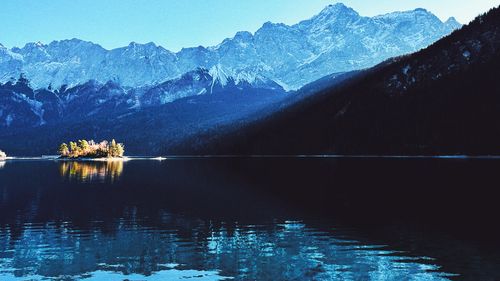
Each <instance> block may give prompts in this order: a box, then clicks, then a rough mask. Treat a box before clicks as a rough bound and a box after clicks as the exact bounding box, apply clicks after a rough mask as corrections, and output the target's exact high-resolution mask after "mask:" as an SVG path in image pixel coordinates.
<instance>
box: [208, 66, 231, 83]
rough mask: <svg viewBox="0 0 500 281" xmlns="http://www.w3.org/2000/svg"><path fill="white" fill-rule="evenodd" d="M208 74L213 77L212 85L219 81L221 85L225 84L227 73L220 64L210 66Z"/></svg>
mask: <svg viewBox="0 0 500 281" xmlns="http://www.w3.org/2000/svg"><path fill="white" fill-rule="evenodd" d="M209 74H210V76H212V79H213V81H212V86H213V85H215V84H216V83H219V84H220V85H221V86H223V87H224V86H226V85H227V82H228V78H229V75H228V74H227V73H226V71H225V70H224V69H223V68H222V65H220V64H217V65H214V66H213V67H212V68H210V71H209Z"/></svg>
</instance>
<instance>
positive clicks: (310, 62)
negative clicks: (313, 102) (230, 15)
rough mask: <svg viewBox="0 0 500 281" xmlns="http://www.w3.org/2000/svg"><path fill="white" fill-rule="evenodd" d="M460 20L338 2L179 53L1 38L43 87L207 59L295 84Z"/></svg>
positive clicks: (150, 75) (407, 47) (1, 77)
mask: <svg viewBox="0 0 500 281" xmlns="http://www.w3.org/2000/svg"><path fill="white" fill-rule="evenodd" d="M460 26H461V25H460V24H459V23H458V22H457V21H456V20H454V19H453V18H451V19H449V20H448V21H446V22H442V21H441V20H439V19H438V18H437V17H436V16H435V15H433V14H432V13H430V12H428V11H426V10H423V9H416V10H413V11H407V12H397V13H391V14H387V15H382V16H377V17H373V18H369V17H363V16H360V15H359V14H358V13H357V12H356V11H354V10H353V9H351V8H348V7H346V6H345V5H343V4H336V5H330V6H328V7H326V8H325V9H324V10H323V11H321V12H320V13H319V14H318V15H316V16H314V17H312V18H311V19H308V20H305V21H302V22H299V23H297V24H295V25H290V26H289V25H285V24H276V23H270V22H267V23H265V24H264V25H263V26H262V27H261V28H260V29H259V30H257V31H256V32H255V33H254V34H252V33H249V32H238V33H237V34H236V35H235V36H234V37H233V38H230V39H226V40H224V41H223V42H222V43H220V44H219V45H217V46H215V47H208V48H205V47H201V46H200V47H196V48H185V49H182V50H181V51H179V52H177V53H174V52H170V51H168V50H166V49H164V48H163V47H161V46H157V45H155V44H154V43H148V44H137V43H130V45H128V46H126V47H123V48H118V49H113V50H106V49H104V48H102V47H101V46H99V45H97V44H94V43H91V42H86V41H82V40H78V39H71V40H63V41H54V42H51V43H50V44H48V45H45V44H42V43H40V42H38V43H28V44H26V46H24V47H23V48H12V49H7V48H5V47H4V46H1V45H0V81H1V82H3V83H5V82H7V81H9V80H10V79H11V77H18V76H19V75H20V74H21V73H24V74H25V76H26V78H27V79H29V81H30V82H31V84H32V85H33V88H37V89H38V88H47V87H49V85H50V86H51V87H52V88H60V87H61V86H63V85H68V86H69V87H73V86H76V85H79V84H83V83H85V82H87V81H89V80H96V81H98V82H100V83H106V82H107V81H114V82H115V83H118V84H120V85H122V86H124V87H143V86H148V85H155V84H158V83H162V82H164V81H168V80H172V79H175V78H178V77H181V76H182V75H184V74H185V73H187V72H190V71H193V70H195V69H197V68H199V67H202V68H206V69H212V68H213V67H218V68H220V69H224V71H225V72H226V73H227V75H230V76H232V77H238V76H239V75H241V73H244V74H245V75H247V76H252V77H256V76H263V77H268V78H269V79H271V80H273V81H276V82H278V83H279V84H280V85H281V86H282V87H284V88H286V89H287V90H290V89H292V90H293V89H298V88H300V87H302V86H304V85H305V84H307V83H310V82H313V81H315V80H317V79H319V78H321V77H323V76H325V75H328V74H330V73H337V72H348V71H352V70H357V69H361V68H366V67H370V66H373V65H375V64H377V63H379V62H381V61H383V60H385V59H387V58H390V57H393V56H398V55H402V54H406V53H410V52H414V51H417V50H419V49H421V48H424V47H426V46H428V45H429V44H431V43H432V42H434V41H436V40H438V39H440V38H441V37H443V36H445V35H448V34H449V33H451V32H452V31H453V30H455V29H457V28H459V27H460Z"/></svg>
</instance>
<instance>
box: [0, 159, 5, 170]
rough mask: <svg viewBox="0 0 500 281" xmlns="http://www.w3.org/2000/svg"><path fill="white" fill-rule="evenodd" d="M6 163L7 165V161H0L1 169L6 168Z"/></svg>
mask: <svg viewBox="0 0 500 281" xmlns="http://www.w3.org/2000/svg"><path fill="white" fill-rule="evenodd" d="M5 163H7V161H3V160H0V169H3V167H5Z"/></svg>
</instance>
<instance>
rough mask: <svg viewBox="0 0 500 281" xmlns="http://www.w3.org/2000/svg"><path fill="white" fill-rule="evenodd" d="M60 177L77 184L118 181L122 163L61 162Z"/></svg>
mask: <svg viewBox="0 0 500 281" xmlns="http://www.w3.org/2000/svg"><path fill="white" fill-rule="evenodd" d="M59 171H60V174H61V177H63V178H65V179H69V180H70V181H71V180H74V181H79V182H93V181H101V182H104V181H111V182H114V181H115V180H117V179H119V178H120V176H121V175H122V173H123V162H122V161H106V162H97V161H96V162H77V161H73V162H61V164H60V166H59Z"/></svg>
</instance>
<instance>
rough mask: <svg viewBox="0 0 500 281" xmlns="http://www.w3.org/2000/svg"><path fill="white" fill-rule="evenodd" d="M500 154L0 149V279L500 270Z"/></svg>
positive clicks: (318, 276)
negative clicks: (45, 155) (65, 158)
mask: <svg viewBox="0 0 500 281" xmlns="http://www.w3.org/2000/svg"><path fill="white" fill-rule="evenodd" d="M499 172H500V160H499V159H488V158H485V159H467V158H450V159H432V158H363V157H359V158H344V157H333V158H331V157H325V158H323V157H289V158H279V157H278V158H272V157H267V158H265V157H261V158H259V157H254V158H236V157H227V158H174V159H167V160H165V161H155V160H146V159H140V158H136V159H132V160H131V161H127V162H109V163H101V162H59V161H51V160H42V159H24V160H20V159H17V160H16V159H14V160H9V161H7V162H0V280H2V281H11V280H12V281H14V280H15V281H18V280H19V281H21V280H23V281H24V280H65V281H66V280H89V281H94V280H106V281H107V280H111V281H114V280H120V281H121V280H155V281H156V280H196V281H198V280H500V251H499V250H500V247H499V242H498V239H497V237H498V234H499V233H500V231H499V226H498V223H499V222H498V214H499V212H498V203H497V202H498V198H499V197H498V192H497V189H498V188H499V183H500V181H499V177H498V175H500V173H499Z"/></svg>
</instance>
